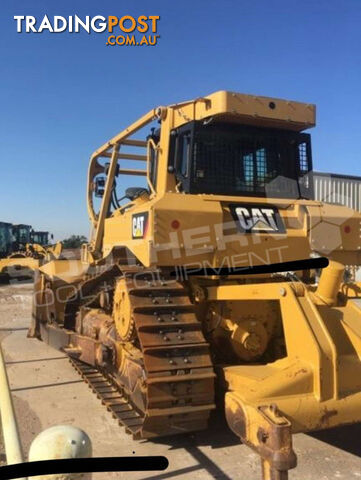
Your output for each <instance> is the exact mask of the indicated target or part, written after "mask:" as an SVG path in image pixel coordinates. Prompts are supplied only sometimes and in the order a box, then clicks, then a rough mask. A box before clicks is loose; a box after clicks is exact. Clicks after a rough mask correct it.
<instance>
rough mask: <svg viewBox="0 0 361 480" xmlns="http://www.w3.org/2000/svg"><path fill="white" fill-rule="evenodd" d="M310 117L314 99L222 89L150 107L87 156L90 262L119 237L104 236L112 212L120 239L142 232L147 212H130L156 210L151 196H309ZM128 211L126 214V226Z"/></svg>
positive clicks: (312, 120)
mask: <svg viewBox="0 0 361 480" xmlns="http://www.w3.org/2000/svg"><path fill="white" fill-rule="evenodd" d="M314 124H315V107H314V105H310V104H302V103H298V102H289V101H286V100H278V99H269V98H266V97H255V96H250V95H243V94H236V93H233V92H225V91H220V92H216V93H214V94H212V95H209V96H207V97H202V98H198V99H196V100H192V101H189V102H184V103H181V104H175V105H170V106H168V107H159V108H157V109H154V110H152V111H150V112H149V113H148V114H146V115H144V116H143V117H141V118H140V119H139V120H138V121H137V122H135V123H133V124H132V125H130V126H129V127H128V128H127V129H126V130H124V131H123V132H121V133H120V134H118V135H117V136H115V137H113V138H112V139H111V140H110V141H109V142H107V143H106V144H104V145H103V146H102V147H100V148H99V149H98V150H97V151H95V152H94V154H93V155H92V156H91V159H90V165H89V171H88V213H89V217H90V220H91V222H92V224H93V232H94V234H93V237H92V240H91V244H90V246H89V247H87V252H90V253H91V258H90V261H92V258H93V259H95V258H101V257H102V256H104V254H106V253H107V252H106V251H105V250H104V243H108V244H109V242H113V243H117V242H118V241H119V242H120V236H118V239H115V238H114V239H108V236H109V237H110V236H111V235H110V233H109V235H108V234H107V233H106V232H110V231H111V230H112V232H114V231H115V230H116V229H117V228H118V227H119V225H118V227H116V225H115V222H113V219H115V218H117V222H118V224H120V223H124V228H123V227H122V229H123V231H124V235H123V236H122V239H121V241H122V243H123V237H124V240H126V239H128V240H129V235H130V233H131V234H132V238H131V240H135V239H137V238H144V237H143V236H139V232H140V233H142V231H140V230H139V229H138V230H137V228H136V226H137V225H136V224H137V222H138V221H140V220H142V222H143V224H144V225H145V224H146V223H147V222H145V219H146V217H147V221H148V217H149V222H148V223H151V222H152V220H153V218H152V214H151V213H150V212H148V213H146V214H143V213H142V215H143V217H141V219H140V220H139V218H138V217H137V216H136V215H138V212H142V211H144V210H145V209H149V210H152V209H153V208H154V214H155V215H156V211H155V208H156V203H157V202H159V201H161V199H163V200H164V201H166V202H167V204H169V202H168V200H166V197H169V201H171V199H172V201H174V202H177V203H178V206H180V205H181V204H182V205H183V204H184V203H185V202H188V203H189V204H190V202H192V199H195V197H196V196H198V197H199V196H200V195H201V196H202V198H204V199H205V198H206V197H207V196H209V197H210V198H212V199H216V198H218V197H219V198H221V197H223V196H227V197H228V198H229V199H230V201H233V202H237V201H238V200H239V199H240V198H250V199H252V198H260V199H262V198H265V197H267V198H277V199H290V198H291V199H309V198H312V195H313V192H312V182H311V179H310V176H309V173H310V172H311V170H312V156H311V140H310V135H309V134H306V133H303V130H305V129H306V128H309V127H312V126H314ZM135 134H137V138H136V137H135V136H134V135H135ZM139 134H143V139H140V138H139ZM134 165H143V168H133V166H134ZM128 167H130V168H128ZM172 194H175V195H177V198H178V200H176V199H175V198H173V197H172ZM180 195H182V197H180ZM184 195H186V196H184ZM180 198H181V199H182V201H181V202H179V199H180ZM231 199H233V200H231ZM158 205H160V204H159V203H157V206H158ZM189 208H190V210H191V211H194V208H195V206H193V207H191V206H190V207H189ZM222 208H223V204H222ZM200 209H201V210H202V209H204V207H203V206H201V207H200ZM186 215H187V214H186ZM127 216H129V217H130V216H132V218H130V225H129V227H128V224H127V221H126V220H125V218H126V217H127ZM120 217H122V218H120ZM214 220H215V221H217V222H218V221H223V220H222V219H220V218H217V219H216V218H215V219H214ZM125 224H127V225H125ZM107 226H108V228H107ZM153 226H154V224H153ZM150 227H151V225H150ZM119 228H120V227H119ZM134 229H136V230H137V231H138V234H137V236H135V235H134V231H133V230H134ZM146 231H147V232H148V234H149V236H152V235H153V233H154V231H153V230H152V229H151V228H150V229H146ZM127 237H128V238H127ZM154 242H156V239H154ZM126 246H127V245H126ZM127 248H128V246H127ZM110 249H111V247H110V246H109V248H108V250H107V251H109V250H110ZM131 250H132V248H131ZM148 256H149V255H148ZM84 258H85V257H84ZM145 263H148V264H149V261H147V262H145Z"/></svg>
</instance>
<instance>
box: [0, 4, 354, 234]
mask: <svg viewBox="0 0 361 480" xmlns="http://www.w3.org/2000/svg"><path fill="white" fill-rule="evenodd" d="M74 5H76V7H75V6H74ZM45 14H46V15H48V17H49V18H52V17H53V16H54V15H62V16H69V15H78V16H80V17H84V16H85V15H90V16H94V15H103V16H108V15H115V16H119V17H121V16H123V15H133V16H136V17H137V16H139V15H160V20H159V22H158V32H157V33H158V34H159V35H160V38H159V40H158V44H157V45H156V46H149V47H147V46H142V47H136V46H135V47H134V46H127V47H125V46H114V47H111V46H106V38H107V36H106V33H98V34H97V33H91V34H90V35H89V34H87V33H85V32H82V33H79V34H69V33H61V34H51V33H50V34H49V33H47V32H44V33H42V34H36V33H28V34H26V33H17V32H16V22H15V20H14V18H13V17H14V15H33V16H35V17H37V18H38V19H40V20H41V19H42V18H43V16H44V15H45ZM0 28H1V30H0V37H1V38H0V65H1V67H0V68H1V76H0V82H1V89H0V105H1V111H2V115H1V116H0V162H1V170H0V171H1V194H0V199H1V202H0V220H2V221H9V222H12V223H29V224H31V225H33V227H34V228H35V229H39V230H49V231H51V232H52V233H54V235H55V238H56V239H62V238H64V237H67V236H69V235H71V234H85V235H88V233H89V219H88V215H87V209H86V199H85V195H86V175H87V167H88V160H89V156H90V155H91V153H92V152H93V151H94V150H95V149H96V148H98V147H99V146H100V145H102V144H103V143H105V142H106V141H107V140H108V139H109V138H111V137H112V136H113V135H115V134H116V133H118V132H119V131H121V130H122V129H123V128H125V127H126V126H127V125H128V124H130V123H131V122H132V121H134V120H136V119H137V118H138V117H140V116H141V115H142V114H143V113H146V112H147V111H148V110H150V109H151V108H153V107H156V106H158V105H166V104H170V103H175V102H178V101H183V100H188V99H192V98H196V97H199V96H202V95H207V94H209V93H211V92H214V91H217V90H223V89H225V90H232V91H238V92H242V93H250V94H256V95H264V96H270V97H279V98H287V99H291V100H297V101H302V102H308V103H315V104H316V105H317V127H316V128H315V129H313V131H311V133H312V144H313V164H314V169H315V170H318V171H325V172H332V173H341V174H350V175H361V161H360V154H359V142H360V138H361V135H360V111H361V94H360V83H361V82H360V80H361V48H360V47H361V2H360V1H359V0H344V1H343V2H340V1H336V0H327V1H324V0H318V1H317V0H313V1H309V0H303V1H295V0H258V1H255V0H252V1H244V0H238V1H237V0H235V1H227V0H223V1H222V2H221V1H219V0H218V1H214V0H197V1H194V0H193V1H189V0H183V1H181V2H170V1H169V0H168V1H166V0H162V1H160V0H153V1H152V2H149V1H141V0H137V2H134V1H109V0H103V1H102V2H99V1H93V0H88V1H78V2H73V1H68V0H66V1H64V0H62V1H61V2H49V1H41V0H39V1H31V0H17V1H16V2H13V1H10V0H4V1H3V2H2V14H1V19H0Z"/></svg>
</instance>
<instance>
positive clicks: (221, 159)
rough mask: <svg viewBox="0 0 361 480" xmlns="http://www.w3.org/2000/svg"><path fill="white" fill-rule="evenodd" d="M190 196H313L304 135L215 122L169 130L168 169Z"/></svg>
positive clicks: (309, 155)
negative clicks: (307, 179)
mask: <svg viewBox="0 0 361 480" xmlns="http://www.w3.org/2000/svg"><path fill="white" fill-rule="evenodd" d="M169 169H170V170H171V171H174V174H175V177H176V180H177V186H178V188H179V191H180V192H184V193H190V194H211V195H232V196H257V197H265V196H267V197H275V198H312V185H311V182H305V181H304V180H303V177H304V175H306V174H308V173H309V172H310V171H311V170H312V159H311V139H310V135H309V134H305V133H298V132H292V131H288V130H280V129H270V128H268V129H267V128H259V127H250V126H247V125H243V124H240V123H232V122H227V123H226V122H222V121H221V122H219V121H216V119H214V120H212V119H211V120H210V121H198V122H190V123H187V124H185V125H183V126H182V127H180V128H178V129H175V130H172V132H171V145H170V155H169V167H168V170H169Z"/></svg>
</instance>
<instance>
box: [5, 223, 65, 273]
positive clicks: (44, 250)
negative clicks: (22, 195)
mask: <svg viewBox="0 0 361 480" xmlns="http://www.w3.org/2000/svg"><path fill="white" fill-rule="evenodd" d="M52 238H53V235H51V239H52ZM61 253H62V243H61V242H58V243H56V244H55V245H50V244H49V232H45V231H35V230H33V229H32V227H31V225H25V224H16V225H13V224H11V223H8V222H0V279H6V280H10V281H11V280H18V279H21V278H28V277H32V276H33V274H34V271H35V270H36V269H37V268H39V266H40V265H42V264H43V263H44V262H46V261H49V260H53V259H57V258H60V256H61Z"/></svg>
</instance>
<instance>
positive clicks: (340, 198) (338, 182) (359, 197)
mask: <svg viewBox="0 0 361 480" xmlns="http://www.w3.org/2000/svg"><path fill="white" fill-rule="evenodd" d="M313 188H314V197H315V199H316V200H320V201H322V202H326V203H338V204H341V205H345V206H346V207H350V208H353V209H354V210H358V211H359V212H361V177H352V176H346V175H345V176H343V175H337V174H334V173H319V172H313ZM355 280H356V281H359V282H360V281H361V268H358V269H357V270H356V272H355Z"/></svg>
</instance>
